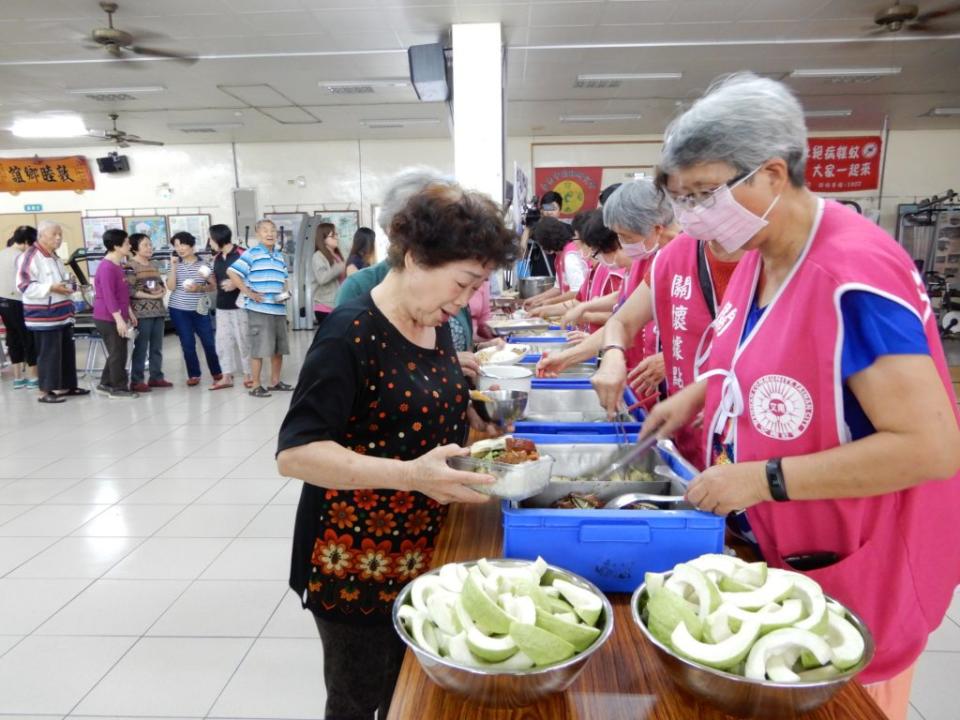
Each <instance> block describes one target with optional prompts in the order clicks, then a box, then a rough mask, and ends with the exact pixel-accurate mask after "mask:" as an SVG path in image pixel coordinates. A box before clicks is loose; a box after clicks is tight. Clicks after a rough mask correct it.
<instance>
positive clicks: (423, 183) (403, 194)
mask: <svg viewBox="0 0 960 720" xmlns="http://www.w3.org/2000/svg"><path fill="white" fill-rule="evenodd" d="M454 184H456V181H455V180H454V179H453V178H452V177H450V176H449V175H444V174H443V173H442V172H440V171H439V170H434V169H433V168H430V167H412V168H407V169H406V170H403V171H401V172H400V173H398V174H397V175H396V176H395V177H394V178H393V179H392V180H391V181H390V184H389V185H387V189H386V190H384V192H383V201H382V202H381V204H380V217H379V218H377V224H378V225H380V229H381V230H383V232H385V233H386V234H387V236H388V237H389V235H390V224H391V223H392V222H393V216H394V215H396V214H397V213H398V212H400V211H401V210H403V208H404V206H405V205H406V204H407V200H409V199H410V198H411V197H413V196H414V195H416V194H417V193H418V192H420V191H421V190H423V189H424V188H425V187H427V186H428V185H454Z"/></svg>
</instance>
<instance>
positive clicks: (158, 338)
mask: <svg viewBox="0 0 960 720" xmlns="http://www.w3.org/2000/svg"><path fill="white" fill-rule="evenodd" d="M165 320H166V318H162V317H152V318H140V320H139V322H138V324H137V339H136V340H134V341H133V360H132V361H131V363H130V382H131V383H132V384H133V385H139V384H140V383H142V382H143V365H144V362H146V359H147V353H148V352H149V353H150V379H151V380H153V381H156V380H163V323H164V321H165Z"/></svg>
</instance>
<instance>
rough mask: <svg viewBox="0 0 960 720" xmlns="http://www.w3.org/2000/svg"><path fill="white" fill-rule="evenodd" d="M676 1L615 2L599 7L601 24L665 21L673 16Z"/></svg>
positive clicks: (637, 23)
mask: <svg viewBox="0 0 960 720" xmlns="http://www.w3.org/2000/svg"><path fill="white" fill-rule="evenodd" d="M675 6H676V3H675V2H670V0H661V1H660V2H633V3H631V2H613V3H605V4H604V6H603V7H601V8H598V9H599V18H598V19H599V22H600V24H601V25H640V24H649V23H665V22H667V21H668V20H670V18H671V17H672V16H673V13H674V10H675Z"/></svg>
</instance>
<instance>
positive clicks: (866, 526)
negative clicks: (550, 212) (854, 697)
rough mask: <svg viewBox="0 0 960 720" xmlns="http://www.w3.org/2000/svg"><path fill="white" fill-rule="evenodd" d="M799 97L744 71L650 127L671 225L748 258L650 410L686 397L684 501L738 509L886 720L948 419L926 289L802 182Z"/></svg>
mask: <svg viewBox="0 0 960 720" xmlns="http://www.w3.org/2000/svg"><path fill="white" fill-rule="evenodd" d="M806 153H807V138H806V127H805V125H804V116H803V109H802V107H801V105H800V103H799V102H798V101H797V99H796V98H795V97H794V96H793V95H792V94H791V92H790V91H789V90H788V89H787V88H786V87H785V86H784V85H782V84H780V83H778V82H775V81H773V80H769V79H763V78H759V77H757V76H755V75H753V74H750V73H745V74H740V75H734V76H732V77H730V78H727V79H725V80H723V81H722V82H720V83H718V84H716V85H714V86H713V87H712V88H711V89H710V90H709V91H708V92H707V94H706V95H704V96H703V97H702V98H701V99H700V100H698V101H697V102H696V103H694V105H693V106H692V107H691V108H690V109H689V110H688V111H687V112H686V113H684V114H683V115H682V116H680V117H679V118H678V119H676V120H675V121H674V122H673V123H672V124H671V125H670V126H669V127H668V128H667V131H666V134H665V139H664V148H663V158H662V168H661V174H660V177H659V182H660V184H661V186H663V187H664V188H665V189H666V191H667V193H668V194H669V196H670V197H671V199H672V201H673V203H674V204H675V206H676V208H677V215H678V219H679V221H680V223H681V225H682V226H683V228H684V230H685V232H686V233H688V234H689V235H692V236H693V237H695V238H698V239H701V240H714V241H716V242H717V243H718V244H720V245H721V246H722V247H723V248H724V250H726V251H727V252H734V251H736V250H738V249H740V248H744V249H746V250H747V251H748V252H747V253H746V255H744V257H743V259H742V260H741V261H740V263H739V265H738V266H737V269H736V271H735V272H734V274H733V276H732V277H731V279H730V283H729V285H728V287H727V291H726V296H725V298H724V301H723V303H722V304H721V307H720V308H719V310H718V311H717V317H716V320H715V321H714V324H713V333H712V344H711V343H709V342H708V343H706V344H708V345H709V349H708V351H709V360H708V363H707V366H706V372H705V373H704V374H703V375H701V376H700V378H701V379H700V381H699V382H697V383H696V384H693V385H690V386H688V387H687V388H686V389H684V390H683V391H682V392H680V393H678V394H676V395H674V396H672V397H671V398H670V399H668V400H666V401H664V402H663V403H661V404H659V405H657V406H656V407H654V408H653V410H652V411H651V413H650V415H649V418H648V420H647V424H646V426H645V432H646V433H650V432H653V431H656V432H657V433H658V434H660V435H664V436H665V435H669V434H670V433H672V432H673V431H674V430H676V429H677V428H679V427H682V426H683V425H685V424H686V423H687V422H689V421H690V420H691V419H692V418H693V417H694V416H695V415H696V413H697V412H699V411H700V409H701V408H702V409H703V411H704V423H705V430H706V441H705V447H704V459H705V461H706V464H707V465H708V466H711V467H708V468H707V470H706V471H705V472H704V473H703V474H701V475H700V476H699V477H698V478H697V479H695V480H694V481H693V482H692V483H691V485H690V488H689V490H688V492H687V498H688V500H689V501H690V502H692V503H693V504H695V505H696V506H697V507H699V508H701V509H703V510H707V511H711V512H714V513H717V514H727V513H730V512H732V511H735V510H741V509H746V520H747V521H748V524H749V530H750V531H751V532H752V533H753V535H754V536H755V538H756V541H757V543H758V545H759V548H760V551H761V552H762V554H763V557H764V559H765V560H766V562H767V563H768V564H770V565H771V566H773V567H779V568H788V569H795V570H802V571H805V572H806V573H808V574H809V576H810V577H811V578H813V579H814V580H816V581H817V582H819V583H820V584H821V585H822V586H823V589H824V591H825V592H826V593H828V594H830V595H832V596H834V597H835V598H837V599H838V600H839V601H840V602H841V603H844V604H845V605H848V606H849V607H851V608H852V609H853V610H854V611H856V612H857V613H858V614H859V615H860V616H861V617H862V618H863V619H864V620H865V622H866V624H867V626H868V627H869V629H870V631H871V632H872V633H873V636H874V638H875V640H876V655H875V657H874V660H873V662H872V663H871V664H870V665H869V666H868V667H867V668H866V669H865V670H864V672H863V674H862V675H861V676H860V679H861V681H862V682H864V683H866V688H867V690H868V691H869V692H870V694H871V695H872V696H873V697H874V699H875V700H876V701H877V703H878V704H879V705H880V706H881V708H882V709H883V710H884V711H885V712H886V713H887V715H888V716H889V717H891V718H905V717H906V712H907V701H908V698H909V693H910V684H911V680H912V674H913V670H914V667H915V665H916V661H917V658H918V657H919V655H920V653H921V652H922V651H923V648H924V646H925V645H926V642H927V636H928V634H929V633H930V632H931V631H933V630H934V629H935V628H937V627H938V626H939V625H940V622H941V621H942V620H943V617H944V613H945V611H946V609H947V606H948V605H949V603H950V601H951V599H952V597H953V591H954V588H955V587H956V585H957V583H958V581H960V523H958V522H957V519H956V517H955V515H956V513H955V509H956V508H957V507H960V474H958V469H960V428H958V416H957V408H956V401H955V398H954V395H953V390H952V388H951V385H950V378H949V373H948V371H947V366H946V362H945V359H944V354H943V348H942V346H941V344H940V339H939V336H938V334H937V327H936V320H935V317H934V316H933V314H932V313H931V310H930V301H929V299H928V298H927V295H926V293H925V291H924V287H923V283H922V281H921V278H920V276H919V275H918V274H917V272H916V269H915V267H914V265H913V262H912V261H911V259H910V257H909V256H908V255H907V254H906V253H905V252H903V250H902V249H901V248H900V247H899V246H898V245H897V244H896V243H895V242H894V241H893V240H892V239H891V238H890V237H889V236H888V235H887V234H886V233H885V232H884V231H883V230H881V229H880V228H879V227H877V226H876V225H874V224H873V223H871V222H869V221H868V220H866V219H865V218H863V217H862V216H860V215H858V214H856V213H854V212H853V211H851V210H849V209H847V208H846V207H844V206H843V205H840V204H838V203H835V202H832V201H824V200H823V199H821V198H818V197H816V196H815V195H813V194H812V193H810V192H809V191H808V190H807V189H806V187H805V186H804V166H805V161H806Z"/></svg>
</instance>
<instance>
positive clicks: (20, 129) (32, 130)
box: [10, 115, 87, 138]
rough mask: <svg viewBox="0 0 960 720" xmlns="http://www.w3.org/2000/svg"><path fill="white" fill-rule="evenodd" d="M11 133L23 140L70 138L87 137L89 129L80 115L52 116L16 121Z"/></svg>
mask: <svg viewBox="0 0 960 720" xmlns="http://www.w3.org/2000/svg"><path fill="white" fill-rule="evenodd" d="M10 132H12V133H13V134H14V135H16V136H17V137H21V138H69V137H81V136H83V135H86V134H87V128H86V126H85V125H84V124H83V118H81V117H80V116H79V115H51V116H47V117H43V116H41V117H32V118H19V119H18V120H14V121H13V127H11V128H10Z"/></svg>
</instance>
